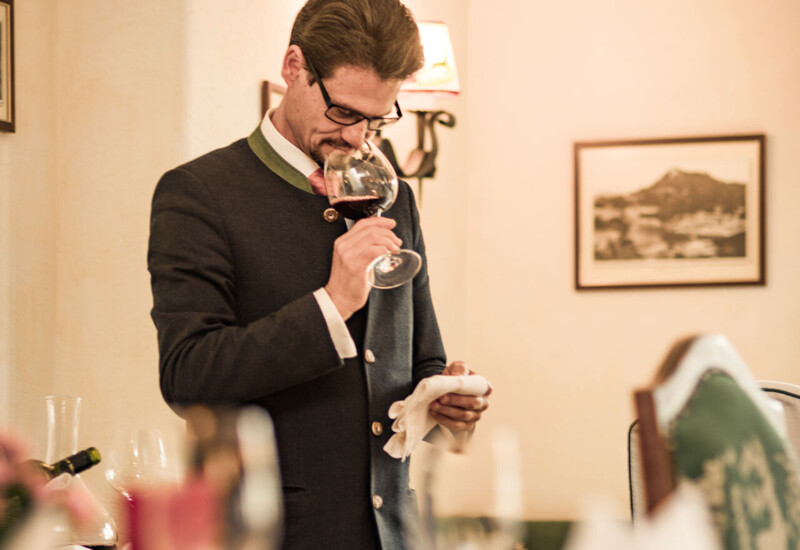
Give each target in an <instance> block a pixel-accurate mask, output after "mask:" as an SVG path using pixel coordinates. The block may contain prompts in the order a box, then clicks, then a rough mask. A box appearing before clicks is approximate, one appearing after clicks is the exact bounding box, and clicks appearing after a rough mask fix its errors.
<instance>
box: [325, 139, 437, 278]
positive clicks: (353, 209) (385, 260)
mask: <svg viewBox="0 0 800 550" xmlns="http://www.w3.org/2000/svg"><path fill="white" fill-rule="evenodd" d="M325 187H326V190H327V192H328V200H329V201H330V203H331V206H332V207H333V208H335V209H336V210H337V211H338V212H339V213H340V214H342V215H343V216H344V217H345V218H348V219H351V220H360V219H362V218H366V217H369V216H380V215H381V214H382V213H383V212H385V211H386V210H388V209H389V208H390V207H391V206H392V204H394V201H395V199H396V198H397V188H398V182H397V174H396V173H395V171H394V168H392V165H391V163H389V161H388V160H387V159H386V157H385V156H384V155H383V153H381V151H380V149H378V147H377V146H376V145H375V144H374V143H372V142H371V141H365V142H364V144H363V145H362V146H361V147H360V148H359V149H355V150H352V151H342V150H335V151H333V152H331V154H330V155H328V158H327V159H326V160H325ZM421 267H422V258H421V257H420V255H419V254H417V253H416V252H415V251H413V250H406V249H403V250H399V251H397V252H392V253H388V254H384V255H383V256H379V257H377V258H375V260H374V261H373V262H372V263H371V264H370V266H369V269H368V271H367V280H368V281H369V284H370V285H372V286H373V287H375V288H383V289H388V288H395V287H398V286H400V285H402V284H405V283H407V282H408V281H410V280H411V279H413V278H414V277H415V276H416V274H417V273H419V270H420V268H421Z"/></svg>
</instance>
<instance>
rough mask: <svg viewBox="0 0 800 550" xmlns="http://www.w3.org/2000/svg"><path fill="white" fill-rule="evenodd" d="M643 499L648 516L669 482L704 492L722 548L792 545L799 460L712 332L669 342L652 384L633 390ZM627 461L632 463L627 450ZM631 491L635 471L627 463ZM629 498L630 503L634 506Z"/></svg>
mask: <svg viewBox="0 0 800 550" xmlns="http://www.w3.org/2000/svg"><path fill="white" fill-rule="evenodd" d="M635 400H636V408H637V412H638V415H639V420H638V422H637V423H636V425H635V426H632V429H631V431H630V433H629V439H634V440H635V439H636V437H637V435H638V440H639V445H638V450H639V453H640V457H641V481H642V484H643V486H644V489H645V490H644V499H639V498H635V496H634V491H633V490H632V491H631V505H632V509H633V510H634V511H635V510H636V508H637V506H641V501H642V500H643V501H644V505H645V508H646V510H647V512H648V513H651V512H653V511H654V510H655V508H656V507H657V506H658V505H659V503H660V502H661V501H662V500H663V499H665V498H666V497H668V496H669V494H670V493H671V492H672V491H673V490H674V488H675V486H676V484H677V483H683V482H688V483H693V484H695V485H696V486H698V487H699V488H700V489H701V491H702V492H703V493H704V495H705V498H706V500H707V502H708V505H709V507H710V510H711V513H712V516H713V518H714V523H715V526H716V528H717V531H718V533H719V535H720V541H721V542H722V545H723V547H724V548H725V549H726V550H739V549H747V550H767V549H768V550H795V549H797V548H798V547H800V464H798V460H797V454H796V453H795V451H794V449H793V448H792V446H791V444H790V443H789V442H788V439H787V427H786V421H785V417H784V413H783V410H782V407H780V406H779V405H778V404H777V403H776V402H775V401H773V400H772V399H770V398H769V397H768V396H767V394H766V393H765V392H763V391H761V389H760V387H759V385H758V383H756V381H755V380H754V379H753V377H752V375H751V374H750V372H749V371H748V369H747V367H746V366H745V364H744V363H743V362H742V360H741V358H740V357H739V355H738V354H737V353H736V351H735V350H734V348H733V346H731V344H730V343H729V342H728V341H727V339H725V337H723V336H720V335H703V336H696V337H691V338H687V339H684V340H681V341H679V342H678V343H677V344H676V345H675V346H673V348H672V349H671V350H670V352H669V353H668V355H667V357H666V359H665V360H664V362H663V364H662V366H661V368H660V369H659V372H658V373H657V375H656V379H655V381H654V383H653V385H652V386H651V387H650V388H648V389H646V390H641V391H637V392H636V394H635ZM630 451H631V453H630V454H631V455H633V456H632V457H631V459H630V460H631V462H630V463H629V467H631V466H632V465H634V464H635V463H636V462H637V461H636V459H637V457H636V456H635V454H636V453H635V452H634V450H633V449H630ZM629 473H630V475H631V487H632V489H633V487H634V485H636V478H637V475H636V474H637V472H636V471H635V467H631V470H630V472H629ZM637 503H638V504H637Z"/></svg>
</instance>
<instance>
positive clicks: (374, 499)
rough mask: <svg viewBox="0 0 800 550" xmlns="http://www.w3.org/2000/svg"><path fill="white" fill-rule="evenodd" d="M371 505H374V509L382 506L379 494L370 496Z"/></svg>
mask: <svg viewBox="0 0 800 550" xmlns="http://www.w3.org/2000/svg"><path fill="white" fill-rule="evenodd" d="M372 505H373V506H374V507H375V509H376V510H380V509H381V506H383V499H382V498H381V496H380V495H375V496H373V497H372Z"/></svg>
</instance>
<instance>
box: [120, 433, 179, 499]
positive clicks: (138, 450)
mask: <svg viewBox="0 0 800 550" xmlns="http://www.w3.org/2000/svg"><path fill="white" fill-rule="evenodd" d="M107 454H108V456H107V457H106V463H107V466H106V480H108V482H109V484H111V486H112V487H113V488H114V489H116V491H117V492H118V493H120V494H121V495H122V496H123V497H125V498H126V499H127V500H128V501H132V500H133V497H132V496H131V495H132V491H133V490H134V489H137V488H147V487H154V486H157V485H162V484H166V483H178V482H179V481H180V480H181V477H182V472H181V461H180V460H179V459H178V457H177V456H175V454H174V453H173V450H172V449H170V448H169V445H168V444H167V440H166V439H165V437H164V435H163V434H162V433H161V431H159V430H155V429H135V430H117V431H116V432H115V433H114V437H113V438H112V440H111V447H110V448H109V451H108V453H107Z"/></svg>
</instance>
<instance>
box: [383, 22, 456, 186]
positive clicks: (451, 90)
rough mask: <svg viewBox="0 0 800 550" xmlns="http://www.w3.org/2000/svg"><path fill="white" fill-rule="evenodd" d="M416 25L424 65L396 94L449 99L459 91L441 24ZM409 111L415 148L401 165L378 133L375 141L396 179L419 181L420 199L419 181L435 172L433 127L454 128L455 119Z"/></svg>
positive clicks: (446, 114) (444, 113)
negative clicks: (414, 126) (412, 117)
mask: <svg viewBox="0 0 800 550" xmlns="http://www.w3.org/2000/svg"><path fill="white" fill-rule="evenodd" d="M418 26H419V33H420V37H421V39H422V47H423V49H424V50H425V64H424V65H423V67H422V69H420V70H419V71H418V72H416V73H415V74H414V75H412V76H411V77H410V78H408V79H407V80H406V81H405V82H404V83H403V86H402V87H401V88H400V93H401V94H402V95H407V96H408V97H413V96H416V97H422V98H425V99H426V100H427V101H428V102H429V103H431V104H433V99H434V98H435V97H438V96H441V95H447V96H453V95H456V94H458V92H459V85H458V73H457V72H456V62H455V57H454V56H453V45H452V43H451V42H450V33H449V32H448V30H447V25H445V24H444V23H439V22H433V21H421V22H419V23H418ZM410 112H411V113H413V114H415V115H416V117H417V146H416V148H415V149H413V150H412V151H411V153H409V155H408V158H407V160H406V162H405V163H404V164H402V165H400V163H399V162H398V161H397V155H396V154H395V151H394V147H393V146H392V143H391V142H390V141H389V140H388V139H386V138H382V137H381V136H380V134H378V136H377V138H376V140H375V141H376V142H377V143H378V146H379V147H380V149H381V151H383V153H384V154H385V155H386V157H387V158H388V159H389V161H390V162H391V163H392V166H393V167H394V169H395V170H396V171H397V175H398V176H400V177H402V178H418V179H419V195H420V200H422V180H423V178H430V177H433V176H434V174H435V173H436V155H437V153H438V152H439V143H438V140H437V138H436V124H441V125H443V126H446V127H448V128H452V127H454V126H455V125H456V117H455V116H454V115H453V114H452V113H450V112H448V111H443V110H433V109H430V110H421V109H412V110H411V111H410ZM426 146H427V147H428V148H427V149H426Z"/></svg>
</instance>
